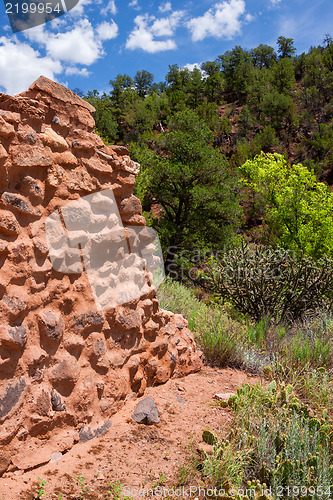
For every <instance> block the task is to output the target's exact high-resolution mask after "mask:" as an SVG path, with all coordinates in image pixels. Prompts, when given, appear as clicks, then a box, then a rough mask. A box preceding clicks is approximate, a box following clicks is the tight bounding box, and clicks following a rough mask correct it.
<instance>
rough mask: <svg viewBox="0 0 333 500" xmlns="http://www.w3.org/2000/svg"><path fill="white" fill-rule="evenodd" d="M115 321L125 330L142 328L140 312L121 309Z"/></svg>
mask: <svg viewBox="0 0 333 500" xmlns="http://www.w3.org/2000/svg"><path fill="white" fill-rule="evenodd" d="M115 321H116V324H117V325H118V326H119V327H121V328H123V329H124V330H134V329H139V328H140V326H141V315H140V313H139V311H130V312H127V311H126V309H124V308H123V307H120V308H119V309H118V311H117V312H116V317H115Z"/></svg>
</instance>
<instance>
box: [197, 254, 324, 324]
mask: <svg viewBox="0 0 333 500" xmlns="http://www.w3.org/2000/svg"><path fill="white" fill-rule="evenodd" d="M201 278H202V282H203V283H204V284H205V286H206V287H208V288H209V289H210V290H211V291H214V292H215V293H217V294H219V295H220V296H221V298H222V299H224V300H227V301H230V302H232V304H233V305H234V306H235V307H236V308H237V309H238V310H239V311H241V312H243V313H247V314H249V315H250V316H251V317H252V318H254V319H256V320H257V321H259V320H261V319H262V318H265V317H266V318H269V319H272V318H274V319H275V320H277V321H281V320H295V319H298V318H301V317H302V316H303V315H304V313H305V312H307V311H314V310H318V309H320V310H324V309H330V307H331V301H332V298H333V262H332V260H331V259H328V258H327V257H323V258H322V259H320V260H318V261H314V260H313V259H311V258H310V257H307V256H301V257H299V258H297V257H296V256H295V255H294V253H293V252H291V251H289V250H284V249H281V248H278V249H276V250H274V249H272V248H262V247H255V248H251V247H249V246H244V245H243V246H242V247H240V248H237V249H234V250H231V251H229V252H228V253H226V254H224V255H223V256H222V258H220V259H219V260H218V261H217V259H211V260H210V261H209V262H208V263H207V266H206V268H205V270H204V272H203V273H202V276H201Z"/></svg>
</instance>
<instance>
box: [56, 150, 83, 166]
mask: <svg viewBox="0 0 333 500" xmlns="http://www.w3.org/2000/svg"><path fill="white" fill-rule="evenodd" d="M52 158H53V163H55V164H57V165H61V166H62V167H76V165H77V164H78V160H77V158H76V156H74V155H73V154H72V153H71V152H70V151H65V152H63V153H53V155H52Z"/></svg>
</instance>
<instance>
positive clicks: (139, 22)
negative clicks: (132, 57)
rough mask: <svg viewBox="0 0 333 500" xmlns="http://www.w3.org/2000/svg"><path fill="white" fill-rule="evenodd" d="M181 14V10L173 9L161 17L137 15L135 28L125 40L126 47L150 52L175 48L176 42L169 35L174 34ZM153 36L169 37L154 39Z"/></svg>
mask: <svg viewBox="0 0 333 500" xmlns="http://www.w3.org/2000/svg"><path fill="white" fill-rule="evenodd" d="M183 15H184V13H183V12H182V11H175V12H173V13H172V14H171V15H170V16H169V17H164V18H161V19H156V18H155V16H149V15H148V14H145V15H143V16H137V17H136V18H135V19H134V22H135V28H134V29H133V31H132V32H131V34H130V36H129V38H128V40H127V42H126V48H127V49H130V50H135V49H142V50H144V51H145V52H149V53H151V54H154V53H156V52H161V51H164V50H173V49H176V48H177V45H176V42H175V41H174V40H173V39H172V38H170V37H172V36H173V35H174V32H175V29H176V28H177V26H178V25H179V23H180V20H181V18H182V17H183ZM155 37H160V38H163V37H169V38H168V39H166V40H156V39H155Z"/></svg>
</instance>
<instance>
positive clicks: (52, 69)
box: [0, 37, 63, 95]
mask: <svg viewBox="0 0 333 500" xmlns="http://www.w3.org/2000/svg"><path fill="white" fill-rule="evenodd" d="M62 70H63V67H62V65H61V63H60V61H57V60H54V59H53V58H52V57H49V56H47V57H41V55H40V53H39V52H38V51H37V50H34V49H33V48H32V47H30V46H29V45H28V44H27V43H22V42H19V41H18V39H17V38H16V37H14V38H13V39H12V40H10V39H8V38H6V37H0V86H1V87H2V88H4V90H5V92H7V93H8V94H12V95H14V94H18V93H19V92H23V90H26V89H27V88H28V87H29V85H31V83H32V82H33V81H34V80H36V79H37V78H38V77H39V76H40V75H44V76H46V77H47V78H50V79H52V80H55V79H56V76H55V75H57V74H59V73H61V72H62Z"/></svg>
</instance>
